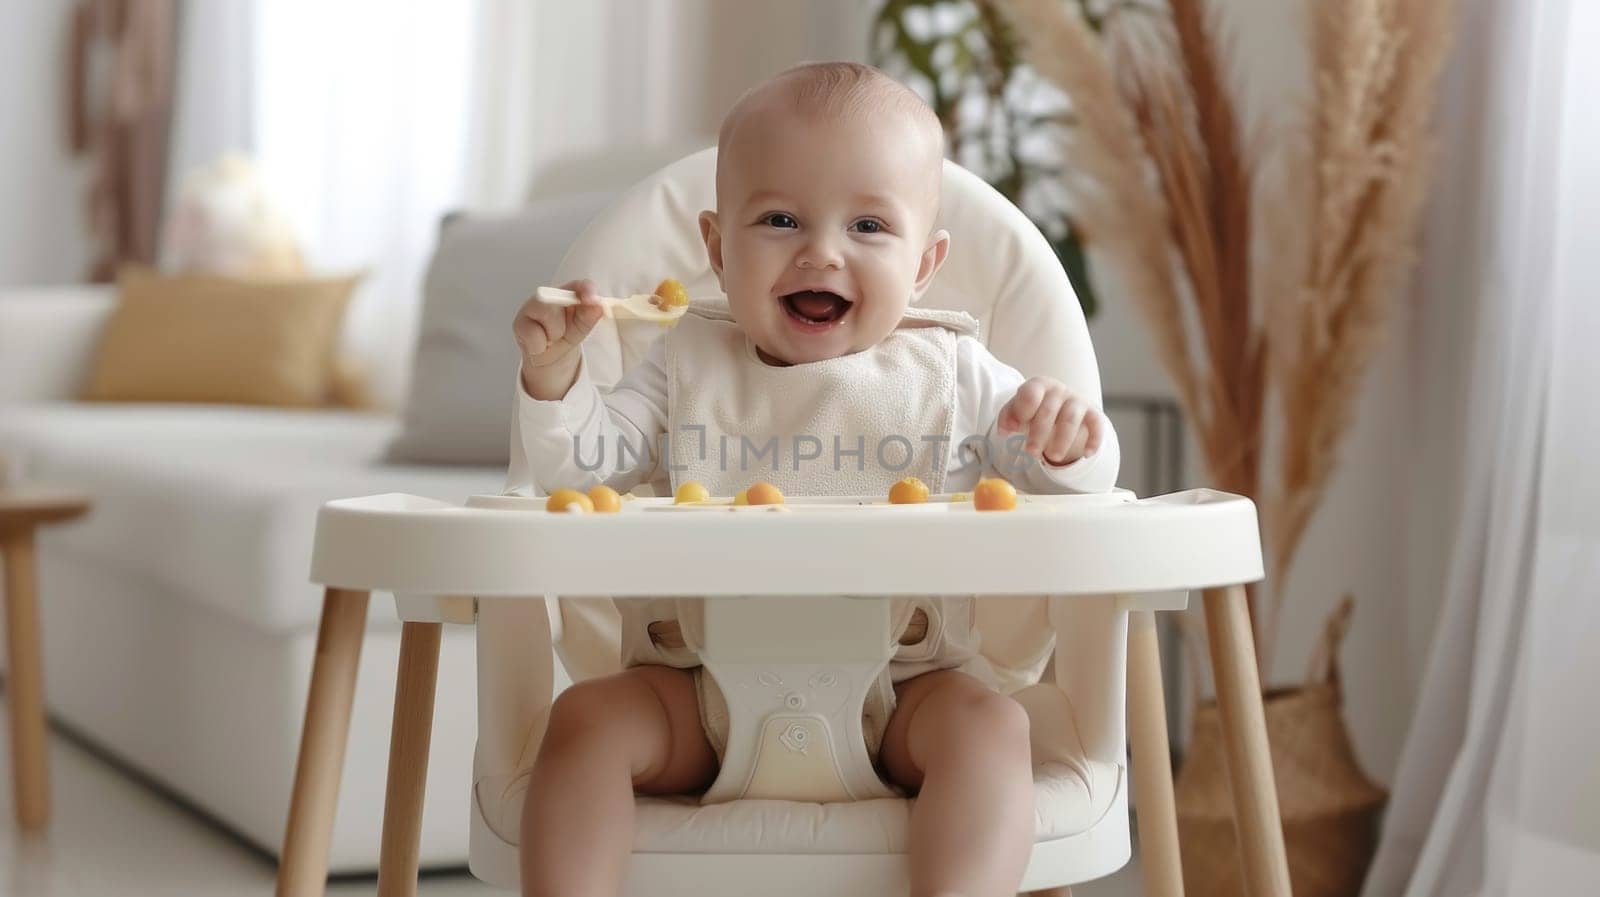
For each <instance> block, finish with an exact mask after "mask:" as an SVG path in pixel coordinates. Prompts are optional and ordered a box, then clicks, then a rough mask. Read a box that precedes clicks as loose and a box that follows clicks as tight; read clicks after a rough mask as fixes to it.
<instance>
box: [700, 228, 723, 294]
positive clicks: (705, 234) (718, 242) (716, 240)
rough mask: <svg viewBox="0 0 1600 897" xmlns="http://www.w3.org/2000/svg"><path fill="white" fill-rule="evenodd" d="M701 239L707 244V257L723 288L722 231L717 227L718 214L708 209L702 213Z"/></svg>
mask: <svg viewBox="0 0 1600 897" xmlns="http://www.w3.org/2000/svg"><path fill="white" fill-rule="evenodd" d="M700 239H702V240H704V241H705V243H706V257H707V258H709V259H710V260H711V270H712V271H714V272H715V273H716V275H717V285H718V286H722V230H721V229H720V228H719V227H718V226H717V213H716V212H713V211H711V210H709V209H707V210H706V211H704V212H701V213H700ZM723 289H726V287H723Z"/></svg>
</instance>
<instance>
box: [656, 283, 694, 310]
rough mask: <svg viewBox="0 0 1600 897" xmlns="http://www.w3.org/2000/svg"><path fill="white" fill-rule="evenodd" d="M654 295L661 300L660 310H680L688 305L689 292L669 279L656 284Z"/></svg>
mask: <svg viewBox="0 0 1600 897" xmlns="http://www.w3.org/2000/svg"><path fill="white" fill-rule="evenodd" d="M656 295H657V296H658V297H660V299H661V307H662V308H681V307H683V306H685V305H688V304H689V291H688V290H686V289H684V287H683V284H681V283H679V282H678V281H676V280H673V279H672V278H670V277H669V278H667V279H666V280H663V281H661V282H660V283H658V284H656Z"/></svg>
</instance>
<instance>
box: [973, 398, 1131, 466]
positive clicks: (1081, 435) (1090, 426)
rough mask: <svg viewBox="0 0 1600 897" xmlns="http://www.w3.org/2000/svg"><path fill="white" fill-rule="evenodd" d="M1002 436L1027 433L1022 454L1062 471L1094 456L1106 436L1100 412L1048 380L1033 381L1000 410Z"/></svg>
mask: <svg viewBox="0 0 1600 897" xmlns="http://www.w3.org/2000/svg"><path fill="white" fill-rule="evenodd" d="M996 426H997V428H998V429H999V430H1000V432H1002V433H1026V434H1027V441H1026V442H1025V443H1024V444H1023V450H1024V451H1026V452H1027V453H1028V454H1030V455H1034V456H1037V457H1040V458H1043V459H1044V461H1045V463H1046V464H1050V465H1053V466H1056V467H1062V466H1065V465H1067V464H1071V463H1072V462H1074V461H1076V460H1078V459H1079V458H1084V457H1087V456H1089V455H1092V454H1094V453H1095V451H1096V450H1098V449H1099V448H1100V441H1101V439H1102V437H1103V436H1104V434H1105V428H1106V418H1105V415H1104V414H1102V413H1101V412H1100V410H1099V409H1097V408H1095V407H1094V406H1093V405H1090V404H1089V403H1088V402H1086V401H1084V400H1083V399H1082V398H1081V397H1079V396H1078V395H1077V394H1075V393H1074V392H1073V391H1072V390H1070V389H1068V388H1067V386H1066V384H1064V383H1062V382H1060V381H1059V380H1052V379H1051V378H1049V377H1033V378H1030V379H1029V380H1028V381H1027V382H1025V383H1023V384H1022V385H1021V386H1019V387H1018V388H1017V394H1016V395H1014V396H1012V397H1011V401H1009V402H1007V403H1006V404H1005V407H1003V408H1001V409H1000V417H999V419H998V421H997V422H996Z"/></svg>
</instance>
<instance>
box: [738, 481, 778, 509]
mask: <svg viewBox="0 0 1600 897" xmlns="http://www.w3.org/2000/svg"><path fill="white" fill-rule="evenodd" d="M744 495H745V501H747V502H749V503H750V504H752V505H781V504H783V493H782V492H781V491H779V489H778V487H777V486H774V485H772V484H771V483H766V482H760V483H751V484H750V488H748V489H746V490H744Z"/></svg>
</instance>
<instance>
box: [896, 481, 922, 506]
mask: <svg viewBox="0 0 1600 897" xmlns="http://www.w3.org/2000/svg"><path fill="white" fill-rule="evenodd" d="M927 500H928V484H927V483H924V482H923V481H921V480H919V479H917V478H916V477H906V478H905V479H903V480H901V481H900V482H898V483H895V484H894V485H893V486H890V487H889V504H892V505H920V504H922V503H923V502H925V501H927Z"/></svg>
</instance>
